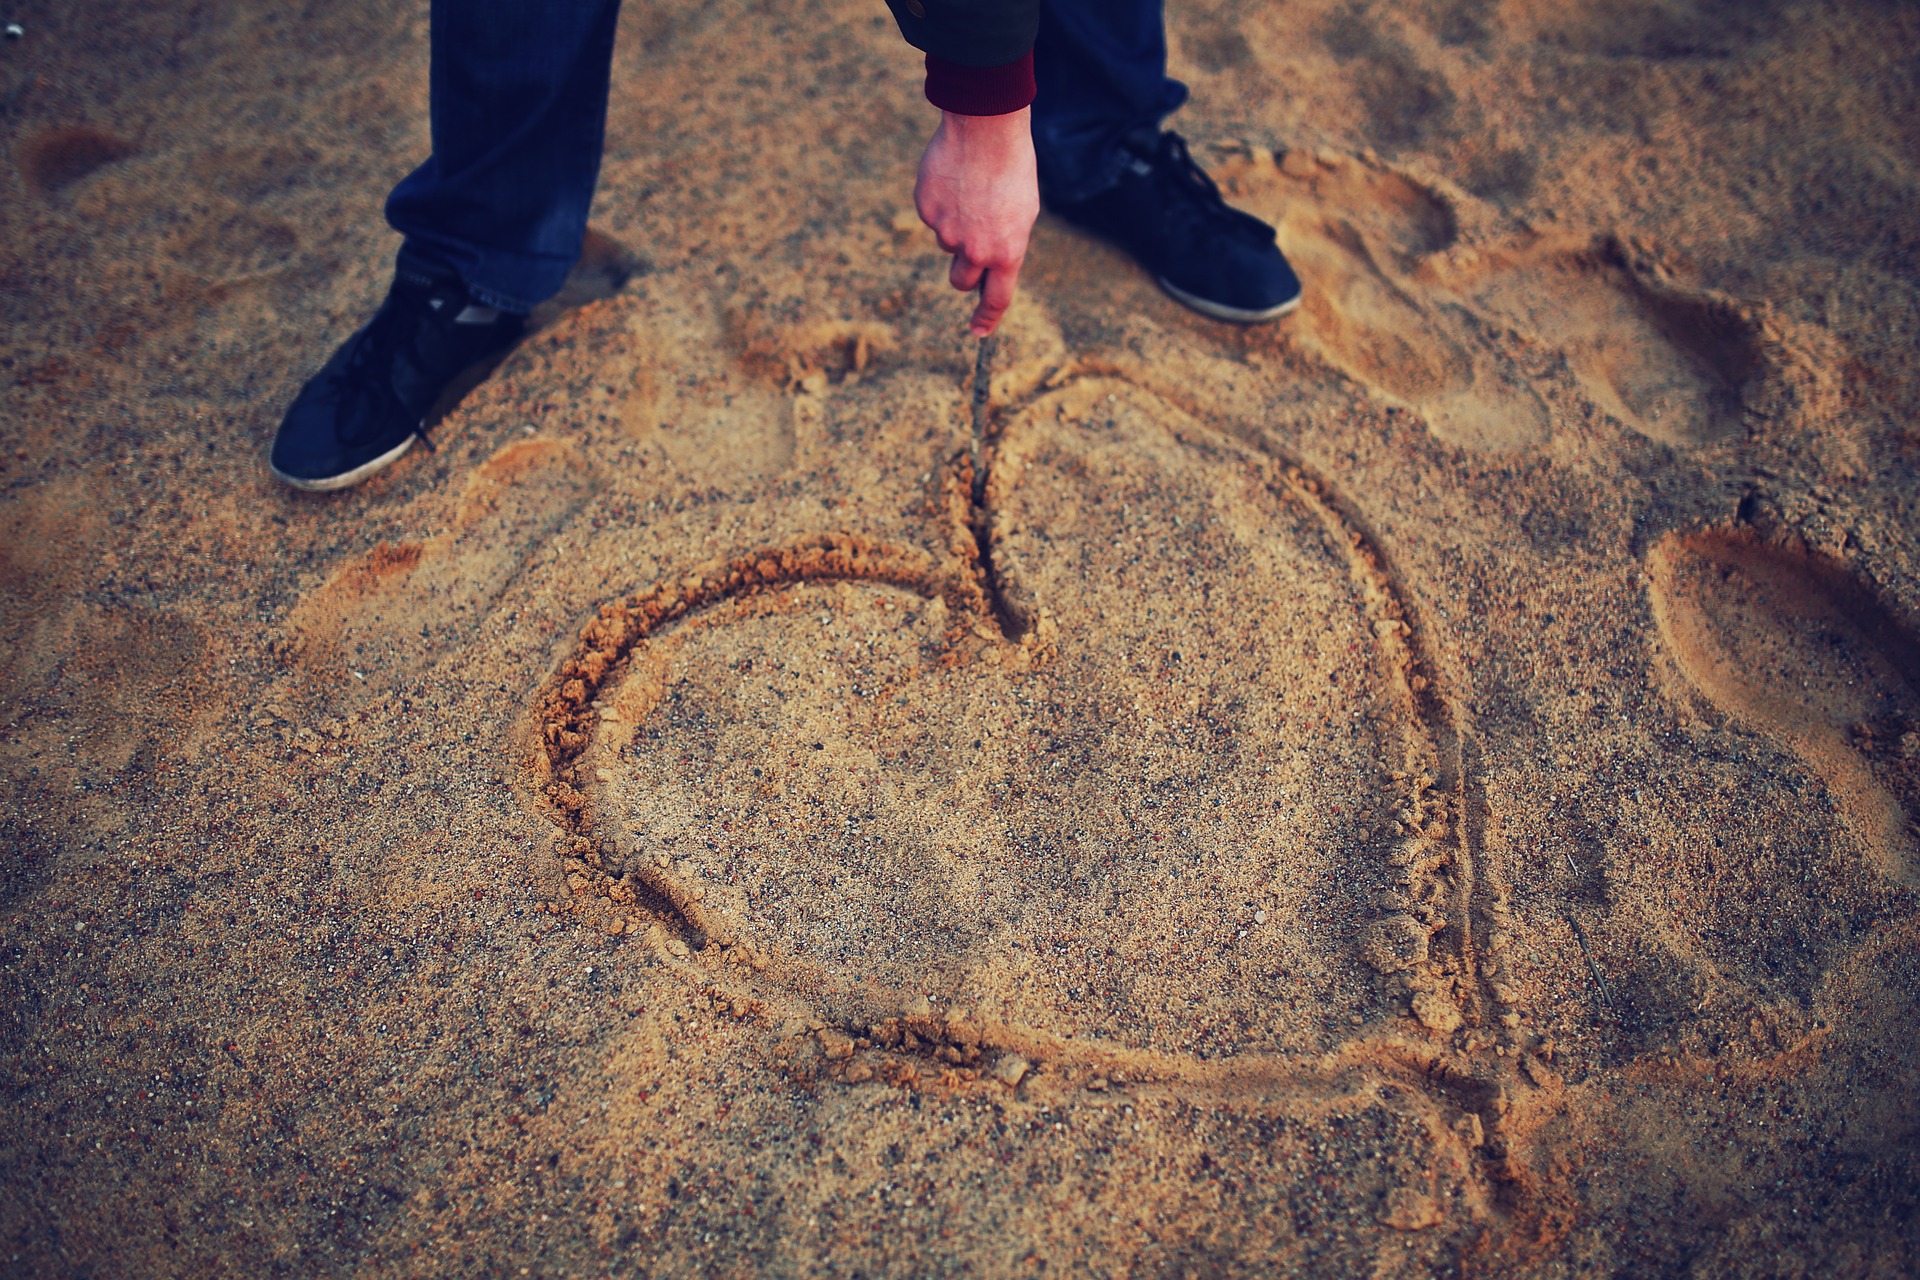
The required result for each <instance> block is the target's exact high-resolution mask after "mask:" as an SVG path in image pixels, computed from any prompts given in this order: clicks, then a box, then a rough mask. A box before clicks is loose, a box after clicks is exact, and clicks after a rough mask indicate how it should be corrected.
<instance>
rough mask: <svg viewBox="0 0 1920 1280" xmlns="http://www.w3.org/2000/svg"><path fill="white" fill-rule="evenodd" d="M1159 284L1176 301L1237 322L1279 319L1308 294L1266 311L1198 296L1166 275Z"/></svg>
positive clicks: (1248, 322)
mask: <svg viewBox="0 0 1920 1280" xmlns="http://www.w3.org/2000/svg"><path fill="white" fill-rule="evenodd" d="M1159 284H1160V287H1161V288H1162V289H1165V290H1166V291H1167V293H1168V294H1169V295H1170V296H1172V297H1173V298H1174V299H1175V300H1176V301H1179V302H1183V303H1185V304H1186V305H1187V306H1189V307H1192V308H1193V309H1194V310H1195V311H1198V312H1199V313H1200V314H1201V315H1205V316H1212V317H1213V318H1214V319H1215V320H1230V321H1232V322H1233V323H1235V324H1259V323H1260V322H1261V321H1262V320H1278V319H1279V318H1280V317H1281V316H1284V315H1286V314H1287V313H1288V312H1290V311H1292V310H1294V309H1295V308H1297V307H1298V306H1299V305H1300V299H1301V298H1303V297H1304V296H1306V295H1305V294H1303V293H1296V294H1294V295H1293V296H1292V297H1291V298H1288V299H1287V300H1286V301H1285V302H1283V303H1281V304H1280V305H1279V306H1277V307H1268V308H1267V309H1266V310H1265V311H1247V310H1244V309H1242V308H1240V307H1229V306H1227V305H1225V304H1224V303H1219V302H1213V301H1210V300H1208V299H1206V298H1201V297H1197V296H1195V295H1194V294H1191V293H1188V292H1187V291H1186V290H1185V289H1182V288H1180V287H1179V286H1178V285H1175V284H1173V283H1172V282H1171V281H1169V280H1168V279H1167V278H1166V277H1165V276H1161V277H1160V280H1159Z"/></svg>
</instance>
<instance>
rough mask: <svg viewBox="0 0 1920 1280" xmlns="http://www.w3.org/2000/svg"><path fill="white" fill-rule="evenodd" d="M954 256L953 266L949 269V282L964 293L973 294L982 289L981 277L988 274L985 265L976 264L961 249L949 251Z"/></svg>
mask: <svg viewBox="0 0 1920 1280" xmlns="http://www.w3.org/2000/svg"><path fill="white" fill-rule="evenodd" d="M947 252H949V253H951V254H952V255H953V265H952V266H950V267H949V268H947V281H948V283H950V284H952V285H953V287H954V288H956V289H958V290H959V291H960V292H962V293H972V292H973V291H974V290H975V289H977V288H979V287H980V277H981V276H983V275H985V274H987V268H986V266H985V265H984V264H982V263H978V262H975V261H974V260H973V259H972V258H969V257H968V256H967V255H966V254H965V253H963V252H961V251H960V250H959V249H949V250H947Z"/></svg>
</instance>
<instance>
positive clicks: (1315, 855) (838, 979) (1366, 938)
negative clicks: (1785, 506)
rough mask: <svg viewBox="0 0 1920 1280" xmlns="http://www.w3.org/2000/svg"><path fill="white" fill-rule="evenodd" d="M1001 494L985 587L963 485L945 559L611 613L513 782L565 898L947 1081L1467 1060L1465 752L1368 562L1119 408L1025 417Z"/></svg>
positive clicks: (832, 543) (1164, 426) (1328, 511)
mask: <svg viewBox="0 0 1920 1280" xmlns="http://www.w3.org/2000/svg"><path fill="white" fill-rule="evenodd" d="M997 458H998V460H997V462H996V465H995V470H994V473H993V483H992V486H991V490H990V492H989V495H988V496H989V504H988V505H989V507H990V509H991V512H992V516H991V521H992V533H991V539H990V545H991V557H990V565H987V566H983V564H982V560H981V557H980V555H979V552H978V548H977V544H976V543H975V540H974V538H973V537H972V535H971V534H970V533H969V531H968V529H967V509H966V506H965V491H966V486H965V481H964V477H962V476H960V475H959V474H958V472H957V470H956V472H955V473H952V474H949V475H947V476H946V477H945V483H944V485H943V486H942V487H941V489H940V490H939V492H938V494H937V495H936V496H934V497H933V498H932V499H931V501H930V503H929V506H930V508H932V511H933V515H934V518H935V519H937V520H944V521H946V522H947V524H946V527H948V528H949V529H950V530H951V534H952V536H951V539H950V545H949V548H948V551H949V554H948V556H947V557H945V558H944V559H943V558H940V557H937V556H935V555H932V554H928V553H926V552H924V551H918V550H912V549H907V548H899V547H887V546H879V545H873V544H871V543H868V542H866V541H863V540H861V539H857V538H854V537H851V536H847V535H823V536H820V537H817V538H814V539H810V540H807V541H805V542H803V543H802V544H800V545H796V546H790V547H786V548H779V549H773V550H768V551H764V552H760V553H755V554H749V555H743V556H740V557H737V558H734V559H731V560H729V561H727V562H725V563H723V564H717V565H711V566H706V567H703V568H701V569H699V570H698V571H696V572H692V573H689V574H687V575H685V576H684V577H681V578H679V579H677V580H674V581H670V582H666V583H662V584H660V585H657V586H655V587H654V588H652V589H651V590H649V591H646V592H642V593H640V594H638V595H635V596H632V597H629V598H627V599H625V600H622V601H618V602H614V603H611V604H608V605H606V606H604V607H603V608H602V609H601V610H600V612H599V616H598V617H597V618H596V619H595V620H594V621H593V622H592V623H591V624H590V625H589V626H588V627H587V628H586V630H585V633H584V635H583V637H582V640H581V643H580V645H579V647H578V648H577V649H576V651H575V652H574V654H573V655H572V656H571V657H570V658H568V659H567V660H566V662H565V663H564V664H563V665H562V667H561V670H560V671H559V672H558V673H557V675H556V677H555V678H554V680H553V681H552V682H551V684H550V686H549V687H548V689H547V690H546V692H545V693H544V694H543V696H542V698H541V700H540V702H539V705H538V709H537V714H536V719H535V722H534V741H532V742H531V743H530V744H529V748H530V749H529V756H528V763H529V765H530V767H531V769H532V771H533V774H534V776H535V778H536V779H537V780H538V783H539V785H540V789H541V794H542V795H543V797H544V798H545V800H546V801H547V802H548V803H549V804H550V806H551V809H552V812H553V813H554V814H555V815H556V817H557V818H558V819H559V820H560V821H561V822H562V823H563V824H564V825H565V826H566V828H567V831H568V838H569V840H570V846H571V848H572V850H573V851H574V852H575V853H577V854H578V855H579V856H580V857H581V859H582V861H583V865H582V867H581V872H580V875H581V879H582V880H583V881H584V880H592V881H595V882H597V883H598V885H599V887H600V889H601V890H602V891H603V892H605V893H607V894H608V895H609V896H611V897H612V898H613V900H614V901H615V902H616V903H622V902H624V903H628V904H632V903H635V902H636V900H645V899H647V898H649V897H651V898H652V899H653V900H654V901H655V903H656V904H667V905H670V907H671V909H672V911H673V912H674V913H675V914H677V916H678V917H679V920H678V922H677V925H678V926H681V927H683V928H682V932H683V933H684V934H686V935H690V937H688V938H681V937H676V938H675V939H673V940H672V941H671V942H670V943H669V945H670V947H671V948H672V949H673V951H674V952H675V953H676V954H678V953H683V952H685V951H687V946H686V942H687V941H688V940H691V941H693V942H694V943H696V944H704V946H705V949H704V950H702V952H701V955H702V957H703V958H709V957H712V956H716V955H718V956H724V957H727V958H731V959H733V960H735V961H738V962H740V963H742V964H744V965H746V966H749V967H750V969H751V971H752V972H753V973H754V974H755V977H754V979H753V980H754V981H755V982H757V983H761V984H766V985H770V986H771V987H774V988H779V989H783V990H784V992H785V993H786V996H785V998H787V999H790V1000H798V1001H799V1002H800V1003H801V1004H802V1005H803V1006H804V1007H806V1008H808V1009H811V1010H813V1011H815V1013H816V1014H817V1017H818V1018H819V1019H821V1020H823V1021H824V1022H826V1023H828V1024H830V1025H832V1026H837V1027H842V1028H845V1029H846V1031H847V1033H848V1034H849V1035H850V1036H851V1035H856V1034H861V1033H865V1032H872V1033H873V1034H875V1035H879V1036H882V1037H888V1036H891V1037H893V1040H894V1041H895V1042H897V1041H899V1040H900V1039H902V1038H912V1039H914V1040H915V1041H927V1042H930V1043H934V1044H939V1045H940V1046H941V1053H942V1056H944V1057H945V1058H946V1059H947V1061H949V1062H950V1063H957V1064H961V1065H963V1066H964V1064H966V1063H968V1062H971V1061H973V1060H975V1059H976V1058H977V1057H978V1056H979V1055H980V1053H981V1046H987V1047H989V1048H990V1047H992V1046H995V1045H999V1046H1003V1047H1017V1048H1019V1049H1021V1050H1022V1051H1024V1052H1027V1053H1028V1054H1030V1055H1038V1056H1042V1057H1046V1056H1060V1055H1080V1056H1087V1055H1092V1056H1093V1057H1095V1058H1097V1059H1101V1060H1106V1059H1112V1060H1114V1061H1116V1062H1119V1061H1121V1060H1129V1059H1130V1060H1132V1061H1135V1062H1158V1063H1160V1064H1162V1065H1168V1064H1177V1063H1179V1062H1182V1061H1184V1062H1189V1063H1191V1062H1194V1061H1196V1060H1199V1059H1218V1058H1238V1057H1242V1056H1246V1055H1253V1056H1257V1057H1264V1056H1266V1055H1273V1054H1294V1053H1314V1052H1320V1051H1323V1050H1326V1049H1329V1048H1332V1047H1334V1046H1336V1045H1337V1044H1339V1043H1340V1042H1341V1041H1342V1040H1343V1039H1345V1038H1347V1037H1350V1036H1351V1035H1352V1034H1353V1033H1354V1028H1355V1027H1356V1026H1357V1025H1360V1024H1363V1023H1365V1022H1367V1021H1368V1020H1369V1018H1370V1017H1373V1016H1375V1015H1377V1014H1379V1013H1381V1012H1394V1011H1397V1012H1401V1013H1405V1012H1408V1011H1409V1010H1411V1011H1412V1012H1413V1013H1414V1014H1415V1015H1416V1016H1417V1017H1418V1018H1419V1020H1420V1021H1421V1022H1424V1023H1426V1024H1427V1026H1428V1027H1430V1028H1432V1029H1434V1030H1437V1031H1442V1032H1445V1031H1451V1030H1453V1029H1455V1028H1456V1027H1458V1026H1459V1025H1460V1021H1461V1017H1462V1014H1461V1009H1462V1007H1463V1006H1464V1007H1467V1008H1472V1007H1473V1006H1475V1005H1476V1004H1477V1003H1478V1002H1479V1001H1480V999H1481V997H1480V995H1479V992H1478V989H1477V987H1476V986H1475V982H1476V978H1475V976H1474V969H1473V965H1472V963H1471V954H1472V945H1471V941H1470V936H1469V935H1470V925H1471V919H1472V916H1473V907H1472V903H1471V901H1470V898H1471V895H1472V894H1473V892H1474V882H1473V874H1472V866H1471V858H1470V856H1469V848H1468V845H1469V842H1468V841H1467V840H1466V839H1465V837H1464V835H1463V833H1462V831H1461V829H1460V824H1459V823H1458V821H1457V815H1458V812H1459V808H1460V804H1459V794H1458V793H1459V788H1460V783H1461V776H1460V775H1461V768H1460V763H1459V760H1458V749H1457V743H1456V741H1455V737H1454V734H1453V732H1452V730H1451V728H1450V727H1449V725H1448V722H1447V714H1446V711H1445V706H1444V703H1443V701H1442V699H1441V698H1440V696H1439V691H1438V689H1437V688H1436V687H1435V686H1434V684H1433V681H1434V680H1435V678H1436V677H1435V675H1434V673H1433V671H1432V668H1431V664H1430V663H1429V662H1428V661H1426V660H1425V659H1424V658H1423V657H1422V650H1421V639H1420V635H1419V632H1418V630H1417V627H1416V626H1415V625H1413V624H1412V623H1411V619H1410V615H1409V613H1408V610H1407V607H1406V604H1405V602H1404V601H1403V600H1402V598H1401V596H1400V593H1399V591H1398V590H1397V588H1396V586H1395V584H1394V581H1393V578H1392V575H1391V573H1390V572H1389V570H1388V568H1387V567H1386V565H1385V563H1384V561H1383V558H1382V556H1381V555H1380V553H1379V552H1378V551H1377V550H1376V549H1375V548H1374V547H1373V546H1372V545H1371V544H1370V542H1369V540H1368V539H1367V538H1366V537H1365V535H1364V533H1363V532H1362V531H1361V530H1360V529H1359V528H1358V527H1357V526H1356V524H1355V523H1354V521H1353V520H1352V519H1351V518H1350V517H1349V516H1347V515H1346V514H1344V513H1343V511H1342V508H1341V505H1340V504H1339V503H1338V502H1337V500H1335V499H1334V498H1333V497H1331V496H1330V495H1329V493H1328V492H1327V490H1326V487H1325V486H1324V485H1323V484H1322V483H1321V482H1319V481H1317V480H1315V479H1313V478H1312V477H1310V476H1308V475H1307V474H1305V473H1304V472H1303V471H1301V470H1300V469H1299V468H1289V467H1285V466H1281V465H1277V464H1274V463H1272V462H1271V461H1269V460H1266V459H1260V458H1255V457H1252V456H1249V455H1247V454H1245V453H1244V452H1242V451H1240V450H1238V449H1237V448H1235V447H1233V446H1231V445H1228V444H1227V443H1225V442H1223V441H1222V440H1221V439H1220V438H1218V437H1217V436H1215V435H1213V434H1212V433H1211V432H1209V431H1207V430H1206V429H1205V428H1203V427H1201V426H1199V425H1198V424H1197V423H1194V422H1192V421H1191V420H1188V419H1186V418H1185V417H1184V416H1183V415H1182V414H1180V412H1179V411H1178V410H1176V409H1174V408H1172V407H1171V406H1170V405H1168V404H1167V403H1166V402H1165V401H1163V400H1160V399H1158V398H1157V397H1154V396H1152V395H1151V394H1149V393H1147V392H1144V391H1142V390H1140V389H1139V388H1137V387H1134V386H1131V385H1129V384H1127V383H1125V382H1122V381H1118V380H1115V379H1106V378H1083V379H1080V380H1077V381H1072V382H1069V383H1068V384H1067V385H1065V386H1064V387H1060V388H1058V389H1056V390H1054V391H1051V392H1048V393H1046V394H1044V395H1042V396H1041V397H1040V398H1039V399H1037V400H1035V401H1034V402H1032V403H1031V404H1029V405H1028V406H1027V407H1026V408H1025V409H1024V410H1022V411H1021V412H1020V413H1018V414H1017V415H1014V416H1013V418H1012V420H1011V421H1010V422H1009V423H1008V424H1007V426H1006V428H1005V430H1004V431H1003V432H1002V433H1001V436H1000V440H999V447H998V451H997ZM996 605H997V606H998V610H999V613H1000V615H1001V617H1002V623H1003V625H996V624H995V622H994V617H995V607H996ZM1010 633H1011V634H1016V635H1018V637H1019V638H1018V639H1015V640H1010V639H1008V634H1010ZM687 779H697V780H698V782H697V783H692V784H690V783H689V782H688V781H686V780H687ZM1500 905H1503V904H1500ZM615 927H616V928H617V927H619V925H618V924H617V923H616V925H615ZM1380 975H1387V976H1386V977H1384V978H1383V977H1381V976H1380ZM1383 986H1386V987H1387V994H1389V995H1391V996H1393V997H1395V998H1396V1000H1398V1001H1399V1003H1397V1004H1396V1005H1390V1006H1385V1007H1383V1004H1382V987H1383ZM1407 996H1411V1002H1410V1003H1408V1002H1406V1000H1405V997H1407ZM935 1007H939V1008H941V1009H944V1010H946V1011H947V1014H946V1017H945V1018H944V1019H940V1020H936V1019H934V1017H933V1015H932V1012H931V1011H932V1010H933V1009H934V1008H935ZM903 1013H904V1014H906V1015H907V1018H908V1021H907V1022H905V1023H902V1022H901V1021H900V1016H901V1015H902V1014H903ZM936 1021H937V1025H936ZM909 1029H913V1030H917V1035H914V1036H911V1037H908V1031H909Z"/></svg>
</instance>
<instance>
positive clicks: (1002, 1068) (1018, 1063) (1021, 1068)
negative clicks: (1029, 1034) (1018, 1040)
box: [993, 1053, 1033, 1089]
mask: <svg viewBox="0 0 1920 1280" xmlns="http://www.w3.org/2000/svg"><path fill="white" fill-rule="evenodd" d="M1031 1070H1033V1064H1032V1063H1030V1062H1028V1061H1027V1060H1026V1059H1025V1058H1023V1057H1021V1056H1020V1055H1019V1054H1017V1053H1009V1054H1007V1055H1006V1056H1005V1057H1003V1058H1001V1059H1000V1061H998V1062H996V1063H994V1064H993V1078H994V1079H996V1080H998V1081H999V1082H1000V1083H1001V1084H1004V1085H1005V1086H1007V1088H1009V1089H1012V1088H1015V1087H1017V1086H1018V1085H1019V1083H1020V1082H1021V1081H1022V1080H1024V1079H1026V1077H1027V1072H1029V1071H1031Z"/></svg>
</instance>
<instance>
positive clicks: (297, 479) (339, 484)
mask: <svg viewBox="0 0 1920 1280" xmlns="http://www.w3.org/2000/svg"><path fill="white" fill-rule="evenodd" d="M419 438H420V433H419V432H417V431H416V432H414V433H413V434H412V435H410V436H408V437H407V438H406V439H405V440H402V441H401V442H400V443H399V444H397V445H395V446H393V448H391V449H389V450H387V451H386V452H385V453H383V454H381V455H380V456H379V457H377V458H374V459H372V460H371V461H368V462H363V463H361V464H360V465H359V466H357V467H355V468H354V469H353V470H351V471H342V472H341V473H340V474H339V475H337V476H322V477H321V478H319V479H309V478H306V477H302V476H290V475H288V474H287V473H286V472H284V471H282V470H280V468H278V467H276V466H273V465H272V464H271V463H269V464H268V466H267V469H268V470H269V471H271V472H273V474H274V476H275V477H276V478H277V479H279V480H282V481H284V482H285V483H287V484H290V485H292V486H293V487H294V488H296V489H299V490H302V491H303V492H306V493H332V492H333V491H334V490H335V489H346V488H350V487H352V486H353V485H356V484H359V483H360V482H361V481H362V480H365V479H366V478H367V477H368V476H370V475H372V474H373V473H374V472H376V471H379V470H381V469H382V468H385V467H390V466H392V465H393V464H394V463H396V462H398V461H400V459H401V457H402V456H403V455H405V453H406V452H407V450H409V449H411V448H413V443H414V441H416V440H418V439H419Z"/></svg>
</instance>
